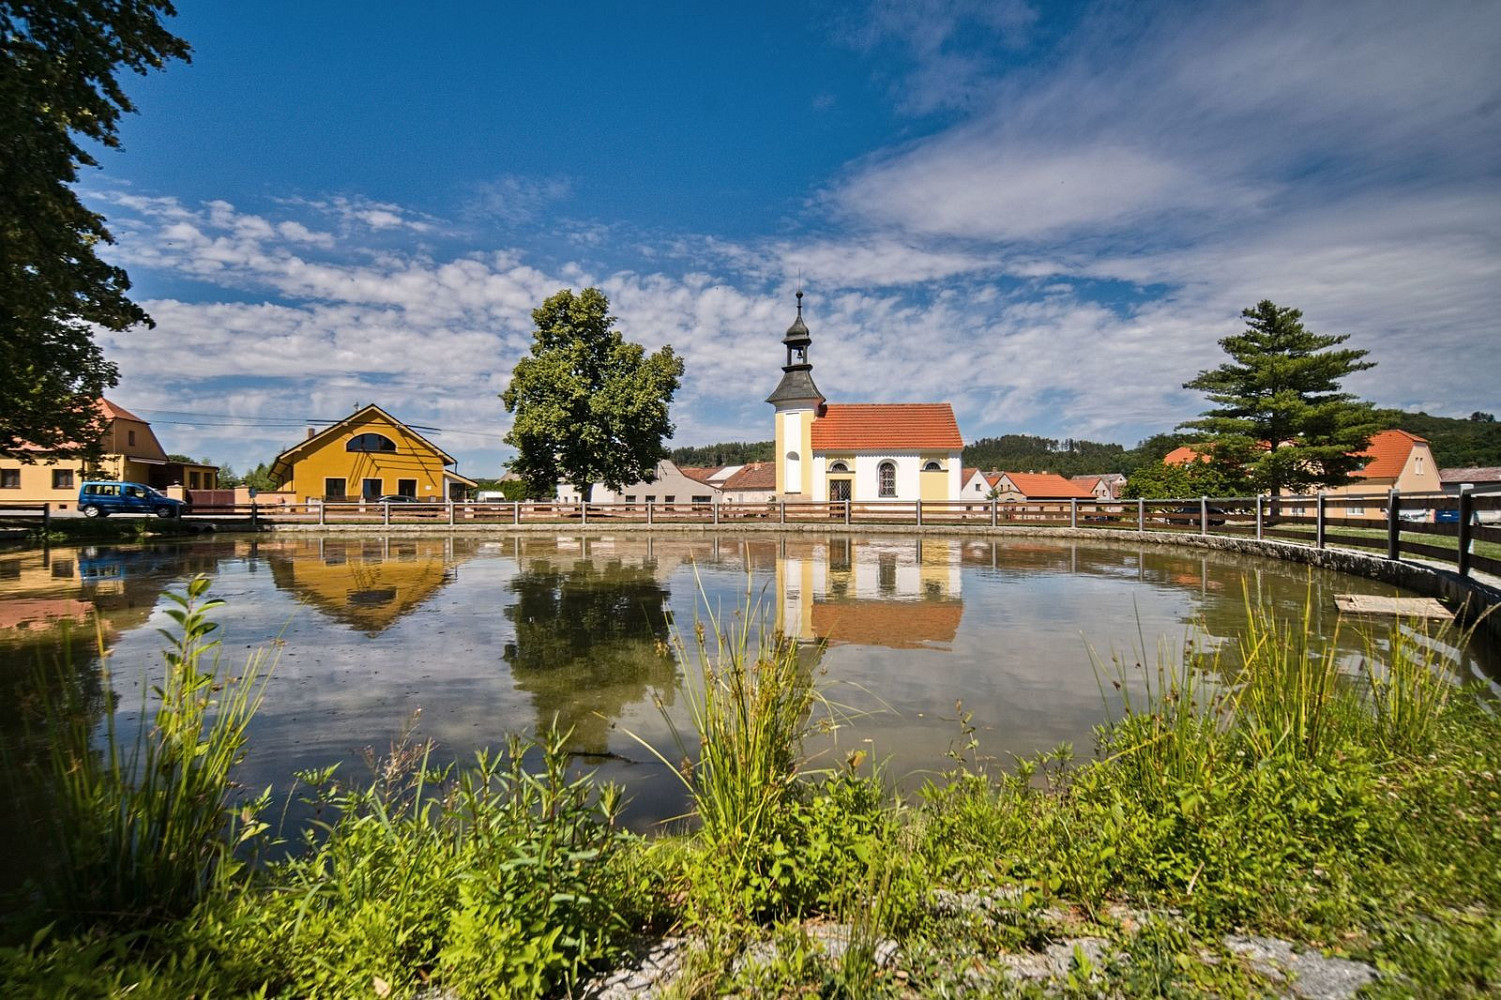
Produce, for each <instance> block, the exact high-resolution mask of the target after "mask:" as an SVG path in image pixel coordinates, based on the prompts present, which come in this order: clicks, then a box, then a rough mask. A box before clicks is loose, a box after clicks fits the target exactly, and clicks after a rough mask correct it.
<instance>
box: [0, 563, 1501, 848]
mask: <svg viewBox="0 0 1501 1000" xmlns="http://www.w3.org/2000/svg"><path fill="white" fill-rule="evenodd" d="M200 572H202V573H207V574H210V575H211V576H212V577H213V578H214V583H213V588H212V591H211V593H212V596H215V597H218V598H222V599H224V600H225V601H227V602H228V607H227V608H224V609H222V610H221V611H219V612H218V613H217V614H216V618H217V619H218V620H219V621H220V622H221V625H222V629H221V632H220V635H221V637H222V640H223V650H224V655H225V656H226V657H228V658H229V662H230V663H231V664H232V665H238V664H239V663H240V662H242V661H243V659H244V657H245V656H247V655H248V654H249V653H250V651H251V650H253V649H255V648H257V647H263V646H267V645H272V646H274V647H275V648H276V649H277V650H278V659H277V664H276V667H275V674H274V676H273V679H272V681H271V683H270V686H269V689H268V694H267V697H266V701H265V704H264V707H263V708H262V710H261V712H260V714H259V716H258V717H257V718H256V720H255V723H254V727H253V730H252V735H251V745H250V748H249V757H248V759H247V761H246V764H245V766H244V770H243V774H242V776H241V777H242V780H243V781H244V783H245V784H246V785H248V786H251V787H264V786H266V785H274V786H275V787H276V788H277V789H286V788H287V787H288V786H289V785H290V784H291V775H292V774H293V772H294V771H296V770H298V769H302V768H311V767H316V766H324V765H327V764H331V763H334V762H336V761H338V762H343V766H344V768H345V769H346V773H351V774H353V775H356V776H358V775H359V774H361V773H362V768H363V767H364V765H363V763H362V762H361V761H362V757H363V749H364V748H366V747H372V748H374V749H375V751H376V752H377V753H379V752H382V751H384V750H386V749H387V748H388V747H389V744H390V742H391V740H392V739H393V738H395V737H396V735H397V734H398V733H399V732H400V731H401V730H402V729H403V727H404V726H406V725H407V724H408V723H409V722H410V720H411V719H412V718H413V716H414V714H415V713H418V712H419V710H420V715H419V716H417V723H416V726H417V728H416V730H415V732H416V734H417V736H418V737H422V738H431V739H433V740H435V741H436V742H437V744H438V746H439V751H438V753H439V756H440V758H441V759H444V760H450V759H459V760H465V759H469V758H470V757H471V756H472V754H473V753H474V751H476V750H478V749H481V748H484V747H497V746H499V745H501V744H502V743H503V740H504V737H505V735H506V734H507V733H511V732H516V731H522V730H526V731H535V730H537V729H538V728H539V727H543V726H546V725H548V724H549V723H550V722H551V721H552V720H554V719H556V720H557V723H558V725H560V726H561V727H564V728H568V729H572V730H573V736H572V747H573V749H574V750H575V751H577V752H578V754H579V759H580V760H581V761H583V762H586V763H589V764H591V765H596V766H597V767H598V769H599V771H600V773H601V774H602V775H604V776H605V777H609V778H613V779H616V780H620V781H622V782H624V783H625V784H626V785H627V786H628V791H629V795H630V798H631V806H630V811H629V815H628V819H629V821H630V822H632V823H633V824H634V825H636V826H637V827H639V828H645V827H647V826H649V825H651V824H652V823H654V822H655V821H658V820H660V819H663V818H665V817H670V816H673V815H677V814H679V813H680V812H681V811H682V809H683V803H682V799H681V796H680V793H679V789H678V787H677V785H676V783H675V780H674V779H673V777H672V776H671V775H670V774H669V773H668V772H667V771H666V770H665V768H663V767H662V766H661V765H660V764H659V763H657V762H656V761H655V760H654V759H653V758H652V756H651V755H650V754H649V753H648V752H647V751H646V750H645V749H644V748H643V747H642V746H641V745H640V744H639V743H638V742H636V740H635V739H633V738H632V737H631V736H630V735H629V733H635V734H637V735H638V736H640V737H641V738H642V739H645V740H647V741H649V742H650V743H651V744H652V745H654V746H657V747H660V748H663V749H664V751H669V756H673V754H672V753H671V752H670V748H671V741H670V737H669V732H668V728H667V726H666V724H665V723H664V721H663V718H662V716H661V713H660V712H659V711H658V709H657V707H656V704H655V699H656V698H657V697H660V698H661V700H662V701H663V702H664V703H665V704H666V705H667V710H668V711H669V712H670V713H674V715H675V717H676V718H678V719H679V721H680V722H681V721H682V719H683V708H682V705H681V698H680V697H679V696H678V695H677V693H676V691H677V684H678V680H679V668H678V664H677V663H676V661H675V660H674V658H673V657H672V656H671V655H670V654H669V653H667V652H666V650H667V648H668V646H669V645H670V644H671V641H672V639H673V635H674V628H676V629H677V630H681V632H682V633H683V634H684V636H685V637H686V638H688V639H689V641H690V642H691V639H692V623H693V622H694V620H695V616H699V617H702V616H703V615H704V614H705V613H706V612H707V611H712V612H713V613H714V614H716V615H724V616H733V615H734V614H736V613H737V612H742V613H743V610H744V607H745V605H746V602H747V599H749V601H750V602H751V603H752V604H753V605H756V606H757V607H758V608H759V611H758V612H757V614H761V615H764V616H765V618H766V620H767V621H768V622H769V623H770V624H771V625H772V626H773V627H775V628H777V629H779V630H781V631H783V632H784V633H785V634H787V635H791V636H796V637H798V638H799V639H803V640H807V643H808V651H807V653H806V655H807V657H808V660H809V662H810V664H812V663H815V662H816V666H817V669H818V670H820V671H822V672H824V676H823V682H824V683H825V684H826V686H827V695H828V697H829V699H830V700H832V701H834V702H837V703H840V704H842V705H844V706H846V707H847V709H848V710H849V714H850V717H849V718H848V719H847V722H848V724H847V725H845V726H843V727H842V728H841V729H839V730H838V731H837V732H836V734H835V736H834V740H835V741H836V742H837V746H820V747H819V748H817V749H821V750H824V751H825V757H824V759H826V760H828V761H829V762H831V763H835V762H837V761H838V760H840V759H842V757H843V754H844V753H845V752H847V751H848V750H853V749H864V750H867V751H869V752H870V753H871V755H872V757H873V758H874V759H877V760H883V761H885V762H886V767H887V770H888V773H889V774H890V775H892V776H893V778H895V779H897V780H900V781H904V782H906V783H907V784H909V785H911V784H914V783H916V782H918V781H920V780H921V779H922V776H923V775H924V774H926V773H929V772H931V771H934V770H938V769H941V768H942V767H943V766H944V765H945V764H946V763H948V760H947V758H946V756H945V754H946V752H947V751H949V750H950V749H951V748H953V747H954V746H955V745H956V744H957V739H958V735H959V723H958V712H957V710H956V704H955V703H956V702H957V701H962V703H963V710H964V712H966V713H973V714H972V721H973V724H974V725H975V726H976V727H977V733H976V735H977V737H978V739H979V741H980V750H981V752H982V753H985V754H988V755H993V756H996V757H999V758H1000V759H1002V760H1008V759H1009V757H1010V755H1013V754H1030V753H1035V752H1037V751H1040V750H1046V749H1050V748H1052V747H1054V746H1056V745H1057V744H1059V743H1061V742H1071V743H1072V744H1073V745H1074V746H1075V748H1076V750H1077V751H1078V753H1079V754H1080V755H1081V756H1087V755H1088V753H1089V751H1090V749H1091V747H1092V742H1091V741H1092V731H1093V727H1094V726H1096V725H1097V724H1098V723H1100V722H1101V721H1102V720H1103V719H1104V718H1105V716H1106V712H1107V705H1106V702H1105V699H1104V698H1103V697H1102V694H1101V685H1100V681H1099V679H1098V674H1097V669H1096V663H1097V662H1101V661H1103V662H1108V661H1110V660H1111V658H1112V657H1115V656H1120V657H1124V658H1126V659H1127V661H1128V662H1131V663H1134V662H1135V661H1136V660H1137V659H1141V658H1142V655H1141V653H1140V650H1141V649H1142V647H1145V659H1146V660H1147V661H1148V662H1149V663H1152V662H1155V661H1156V659H1157V657H1158V656H1159V655H1165V656H1168V657H1169V658H1170V659H1172V658H1176V657H1178V656H1181V655H1182V649H1183V646H1184V643H1185V642H1193V643H1195V644H1196V645H1197V646H1198V647H1199V648H1213V647H1214V646H1215V645H1216V644H1218V643H1220V642H1223V641H1224V640H1225V639H1227V638H1233V637H1234V636H1235V635H1237V634H1238V632H1239V630H1240V629H1241V628H1242V627H1243V623H1244V617H1245V611H1244V593H1245V588H1247V587H1249V588H1251V589H1252V590H1253V592H1254V591H1258V590H1259V591H1260V592H1261V593H1262V594H1264V595H1266V596H1267V597H1268V598H1269V599H1271V600H1272V601H1274V602H1275V603H1276V605H1277V606H1278V607H1279V609H1281V610H1282V611H1283V612H1284V613H1286V614H1288V615H1301V614H1302V609H1303V606H1304V602H1305V601H1312V602H1313V607H1314V609H1315V621H1316V627H1317V628H1318V629H1319V630H1320V631H1321V632H1322V633H1324V634H1330V633H1332V632H1333V630H1334V622H1335V611H1334V601H1333V595H1334V594H1335V593H1371V594H1390V593H1392V592H1393V590H1392V588H1391V587H1390V586H1388V585H1384V584H1378V583H1376V582H1373V581H1369V580H1364V579H1360V578H1355V577H1348V576H1342V575H1339V574H1334V573H1330V572H1325V571H1318V570H1314V571H1310V570H1309V569H1308V568H1306V567H1302V566H1297V565H1293V564H1288V563H1281V562H1277V561H1272V560H1264V559H1257V558H1248V557H1235V556H1230V555H1226V554H1221V553H1215V552H1208V551H1196V550H1192V549H1186V548H1172V547H1167V546H1150V545H1149V546H1136V545H1130V544H1112V543H1094V542H1090V543H1082V542H1075V541H1069V540H1049V539H1040V538H1006V537H1001V538H996V539H979V538H973V537H970V538H943V537H931V536H926V537H923V538H921V539H918V538H914V537H902V536H888V535H873V536H866V537H862V536H859V535H854V536H847V535H829V536H820V535H812V534H798V535H787V536H775V535H766V534H757V535H749V536H738V535H730V534H725V535H717V536H715V535H664V536H653V535H647V534H643V533H635V534H621V535H618V536H614V537H610V536H600V535H595V536H588V537H573V536H568V535H540V534H528V535H519V536H507V537H499V536H497V537H489V538H484V537H473V536H439V535H434V536H421V537H413V536H397V537H358V536H350V535H343V534H340V535H329V536H318V535H307V534H287V535H281V536H265V535H262V536H256V537H230V536H220V537H215V538H213V539H211V540H207V541H193V542H179V543H173V544H161V545H150V546H118V547H113V546H95V547H88V548H78V549H62V548H54V549H52V550H51V551H49V552H45V553H44V552H33V553H24V554H15V555H9V556H0V741H3V742H4V744H5V745H6V746H9V747H12V748H15V747H20V748H21V749H20V750H19V751H16V750H14V749H13V750H12V754H13V758H12V759H13V760H15V759H16V757H15V756H14V755H15V754H16V753H17V752H18V753H19V758H20V759H21V761H22V763H24V761H25V758H26V757H27V754H28V753H29V754H31V755H32V756H33V757H34V756H35V755H36V754H37V753H39V748H38V746H37V745H36V742H37V741H36V739H35V738H34V737H33V738H32V739H30V740H28V739H26V738H25V736H24V734H25V733H26V732H27V728H26V727H27V726H28V725H31V726H32V727H33V729H32V730H31V731H33V732H34V731H35V729H34V727H35V710H36V705H37V698H36V697H35V694H36V691H35V687H36V683H37V680H36V678H37V669H36V667H37V664H39V663H55V662H59V661H60V660H61V659H62V658H63V654H62V653H61V649H62V647H63V646H64V644H65V640H66V638H67V637H68V636H69V635H71V637H72V641H71V643H70V644H69V645H70V646H71V649H70V651H69V652H68V653H67V655H66V660H67V662H68V663H69V664H70V665H71V666H70V667H69V669H71V670H73V671H76V672H80V673H81V674H82V675H84V676H86V677H90V678H97V676H98V672H99V652H98V645H99V643H100V642H101V641H102V644H103V646H104V647H105V648H106V649H107V650H108V651H109V662H110V665H111V669H112V671H113V677H112V681H111V687H112V695H113V698H114V699H115V700H114V704H116V706H117V707H118V709H119V710H120V711H121V713H122V716H121V717H122V719H123V718H126V717H127V716H129V715H130V714H133V713H134V712H136V711H137V710H138V709H139V708H140V706H141V704H142V699H143V691H144V690H146V687H145V686H143V685H149V684H150V683H151V677H153V676H156V675H157V674H158V673H159V668H160V663H161V655H160V650H161V647H162V643H163V640H162V637H161V636H160V635H159V634H158V633H157V631H156V630H157V629H158V628H165V627H167V626H169V625H170V624H171V623H170V620H169V619H168V618H167V616H166V615H165V613H164V610H165V607H166V606H167V605H166V602H165V600H164V598H163V596H162V595H163V592H164V591H165V590H166V589H168V588H173V589H178V590H180V589H181V587H182V585H183V583H184V582H185V581H186V580H187V579H188V578H189V577H191V576H192V575H193V574H194V573H200ZM747 595H749V597H747ZM671 623H675V625H674V624H671ZM1340 642H1341V645H1342V646H1343V647H1344V648H1345V649H1346V650H1347V654H1348V656H1349V657H1350V659H1351V662H1352V665H1353V663H1354V662H1355V661H1356V660H1358V658H1359V656H1360V654H1361V651H1362V648H1363V646H1362V639H1361V637H1360V636H1359V634H1357V630H1356V629H1354V628H1346V629H1345V630H1343V631H1342V633H1341V638H1340ZM1159 644H1160V645H1159ZM1454 669H1455V672H1456V676H1457V677H1462V676H1466V675H1473V676H1487V675H1494V672H1495V663H1494V657H1493V656H1492V655H1491V654H1490V653H1488V652H1485V651H1482V650H1476V649H1471V650H1469V651H1466V652H1464V653H1462V654H1460V655H1459V656H1458V657H1457V658H1456V660H1455V663H1454ZM1107 686H1108V685H1107ZM95 687H96V702H97V706H98V709H97V710H98V711H99V712H100V713H102V711H103V706H104V705H105V704H107V703H108V699H107V698H106V697H105V696H104V695H105V693H104V692H102V691H98V690H97V688H98V684H97V681H95ZM28 747H29V750H28V749H27V748H28ZM9 770H10V771H11V772H12V774H15V773H18V771H20V770H24V768H19V767H16V766H14V765H13V766H12V767H10V768H9ZM0 827H3V825H0ZM12 840H14V841H24V840H25V835H24V834H23V833H21V832H20V831H19V830H16V829H14V828H12V829H10V830H5V831H4V832H3V833H0V857H5V858H15V857H18V856H22V855H24V853H25V852H24V851H23V850H21V849H20V846H19V844H16V843H7V841H12Z"/></svg>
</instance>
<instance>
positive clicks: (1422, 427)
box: [1379, 410, 1501, 469]
mask: <svg viewBox="0 0 1501 1000" xmlns="http://www.w3.org/2000/svg"><path fill="white" fill-rule="evenodd" d="M1379 414H1380V417H1381V422H1382V424H1383V425H1384V426H1386V427H1395V428H1397V429H1399V430H1404V431H1407V432H1408V433H1410V434H1416V435H1417V436H1418V437H1422V438H1427V439H1428V445H1429V447H1431V448H1432V449H1433V460H1434V461H1435V462H1437V463H1438V467H1439V468H1440V469H1462V468H1468V467H1471V466H1501V423H1498V422H1497V421H1496V417H1495V414H1491V413H1472V414H1470V415H1469V417H1467V418H1459V417H1434V416H1429V415H1428V414H1426V413H1422V412H1419V413H1404V412H1402V411H1401V410H1381V411H1379Z"/></svg>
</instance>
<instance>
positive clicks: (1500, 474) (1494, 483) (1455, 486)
mask: <svg viewBox="0 0 1501 1000" xmlns="http://www.w3.org/2000/svg"><path fill="white" fill-rule="evenodd" d="M1438 480H1439V483H1440V484H1441V485H1442V486H1443V489H1444V492H1445V493H1447V494H1448V495H1449V496H1455V497H1457V496H1459V494H1460V493H1461V492H1463V491H1466V490H1468V491H1469V492H1471V493H1501V466H1493V467H1490V468H1477V467H1475V466H1471V467H1469V468H1465V469H1440V470H1438Z"/></svg>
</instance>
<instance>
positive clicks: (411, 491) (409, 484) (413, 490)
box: [396, 479, 417, 497]
mask: <svg viewBox="0 0 1501 1000" xmlns="http://www.w3.org/2000/svg"><path fill="white" fill-rule="evenodd" d="M396 492H397V493H400V494H401V495H402V496H404V497H414V496H416V495H417V480H415V479H398V480H396Z"/></svg>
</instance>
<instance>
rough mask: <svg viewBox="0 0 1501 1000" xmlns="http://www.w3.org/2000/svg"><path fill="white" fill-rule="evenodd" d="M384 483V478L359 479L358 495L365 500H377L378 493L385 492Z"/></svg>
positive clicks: (378, 497)
mask: <svg viewBox="0 0 1501 1000" xmlns="http://www.w3.org/2000/svg"><path fill="white" fill-rule="evenodd" d="M385 484H386V481H385V480H384V479H362V480H360V496H362V497H364V498H365V499H366V500H379V499H380V495H381V494H382V493H384V492H386V485H385Z"/></svg>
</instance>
